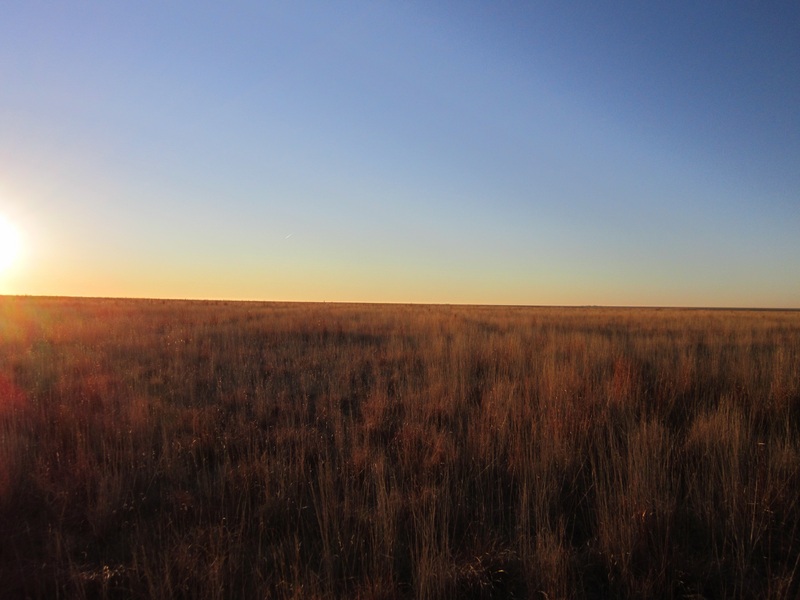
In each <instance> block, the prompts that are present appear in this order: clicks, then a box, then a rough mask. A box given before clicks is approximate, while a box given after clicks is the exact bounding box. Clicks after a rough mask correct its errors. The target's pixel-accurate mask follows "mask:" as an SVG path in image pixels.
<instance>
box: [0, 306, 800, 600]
mask: <svg viewBox="0 0 800 600" xmlns="http://www.w3.org/2000/svg"><path fill="white" fill-rule="evenodd" d="M0 540H2V543H0V590H3V594H4V595H5V596H6V597H9V598H10V597H25V596H30V597H57V596H61V597H68V598H72V597H78V598H82V597H139V598H157V597H164V598H166V597H170V598H259V597H262V598H267V597H270V598H272V597H274V598H334V597H348V598H362V599H372V598H376V599H377V598H387V599H390V598H548V599H551V600H554V599H556V598H605V597H613V598H695V599H699V598H737V597H741V598H792V599H793V598H797V597H800V567H799V566H798V563H799V562H800V558H799V557H800V313H798V312H758V311H704V310H672V309H669V310H668V309H664V310H656V309H555V308H488V307H446V306H371V305H321V304H272V303H270V304H267V303H264V304H259V303H241V304H237V303H213V302H207V303H201V302H163V301H133V300H72V299H44V298H42V299H36V298H12V297H6V298H3V297H0Z"/></svg>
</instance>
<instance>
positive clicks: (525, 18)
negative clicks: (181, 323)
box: [0, 0, 800, 307]
mask: <svg viewBox="0 0 800 600" xmlns="http://www.w3.org/2000/svg"><path fill="white" fill-rule="evenodd" d="M0 215H3V216H4V217H5V219H6V220H7V221H8V222H10V223H11V224H12V226H13V229H14V230H15V231H16V232H18V235H19V237H20V244H19V251H18V253H17V257H16V259H15V260H13V261H12V264H11V266H9V267H8V268H6V269H5V270H3V271H1V272H0V293H6V294H36V295H39V294H46V295H79V296H133V297H139V296H144V297H167V298H228V299H262V300H310V301H322V300H327V301H379V302H384V301H387V302H444V303H500V304H578V305H583V304H613V305H684V306H686V305H688V306H692V305H694V306H698V305H699V306H764V307H800V3H797V2H795V1H791V2H780V1H775V2H753V1H748V2H736V1H707V2H694V1H692V2H682V1H669V2H666V1H665V2H627V1H626V2H614V3H603V2H563V1H557V2H555V1H554V2H550V1H537V2H483V3H478V2H466V1H453V2H428V1H424V2H423V1H420V2H417V1H405V2H372V1H370V2H321V1H320V2H269V3H262V2H252V3H250V2H247V3H246V2H233V1H232V2H216V1H215V2H204V1H193V2H183V1H175V2H147V1H142V2H127V3H124V2H107V1H96V2H90V1H77V2H57V3H54V2H40V1H31V2H24V1H21V0H20V1H12V2H6V3H4V4H3V9H2V18H0ZM5 229H6V230H7V229H8V228H5ZM3 230H4V229H3V228H0V235H3V234H2V231H3ZM2 247H3V244H2V241H0V248H2ZM6 262H8V261H6ZM0 264H2V260H0Z"/></svg>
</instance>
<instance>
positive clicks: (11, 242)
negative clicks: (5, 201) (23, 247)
mask: <svg viewBox="0 0 800 600" xmlns="http://www.w3.org/2000/svg"><path fill="white" fill-rule="evenodd" d="M19 250H20V235H19V231H18V230H17V228H16V227H14V225H13V224H12V223H11V222H10V221H9V220H8V219H6V218H5V217H3V215H0V273H2V272H3V271H6V270H8V269H9V268H10V267H11V266H12V265H13V264H14V261H15V260H16V258H17V255H18V254H19Z"/></svg>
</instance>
